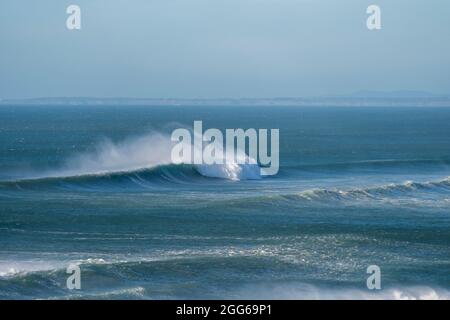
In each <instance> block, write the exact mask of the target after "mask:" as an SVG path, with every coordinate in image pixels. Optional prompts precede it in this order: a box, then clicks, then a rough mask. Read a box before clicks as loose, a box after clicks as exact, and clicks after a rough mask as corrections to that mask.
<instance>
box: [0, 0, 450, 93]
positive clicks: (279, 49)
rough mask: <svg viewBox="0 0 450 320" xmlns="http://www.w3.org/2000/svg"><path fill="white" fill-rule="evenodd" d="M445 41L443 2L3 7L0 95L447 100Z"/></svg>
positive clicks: (21, 1)
mask: <svg viewBox="0 0 450 320" xmlns="http://www.w3.org/2000/svg"><path fill="white" fill-rule="evenodd" d="M70 4H77V5H79V6H80V7H81V10H82V30H80V31H69V30H67V29H66V25H65V21H66V18H67V14H66V7H67V6H68V5H70ZM370 4H378V5H379V6H380V7H381V9H382V27H383V29H382V30H380V31H369V30H367V28H366V18H367V15H366V12H365V11H366V8H367V6H368V5H370ZM449 40H450V1H448V0H430V1H425V0H421V1H418V0H394V1H393V0H372V1H366V0H342V1H336V0H322V1H321V0H133V1H126V0H72V1H63V0H40V1H27V0H2V1H1V2H0V98H30V97H52V96H58V97H60V96H72V97H73V96H95V97H149V98H164V97H173V98H219V97H233V98H239V97H294V96H317V95H328V94H347V93H352V92H355V91H360V90H382V91H394V90H423V91H429V92H432V93H443V94H449V93H450V90H449V89H450V76H449V74H450V41H449Z"/></svg>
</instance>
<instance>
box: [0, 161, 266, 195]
mask: <svg viewBox="0 0 450 320" xmlns="http://www.w3.org/2000/svg"><path fill="white" fill-rule="evenodd" d="M213 178H221V179H228V180H246V179H260V178H261V176H260V175H259V166H257V165H250V164H249V165H211V166H208V165H200V166H197V165H189V164H180V165H176V164H167V165H158V166H155V167H152V168H142V169H137V170H130V171H112V172H100V173H88V174H83V173H81V174H78V175H67V176H66V175H58V174H54V175H48V176H44V177H35V178H25V179H17V180H12V181H1V182H0V190H1V189H7V190H11V189H15V190H42V189H43V188H44V189H46V188H48V189H55V188H56V189H63V190H64V189H87V190H89V189H94V190H103V191H107V190H111V189H112V190H122V189H129V188H132V189H152V188H164V186H166V185H167V186H168V187H170V186H173V185H174V184H178V185H182V184H190V185H191V184H195V183H200V184H201V183H206V182H209V183H211V182H213V181H214V179H213Z"/></svg>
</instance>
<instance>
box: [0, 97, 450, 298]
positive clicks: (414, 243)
mask: <svg viewBox="0 0 450 320" xmlns="http://www.w3.org/2000/svg"><path fill="white" fill-rule="evenodd" d="M194 120H202V121H203V127H204V128H205V129H206V128H219V129H225V128H243V129H247V128H267V129H271V128H279V129H280V162H281V167H280V172H279V174H278V175H276V176H273V177H265V178H262V179H258V180H247V179H246V176H245V175H242V176H239V177H238V178H239V179H238V180H230V179H217V178H213V177H211V176H210V175H209V174H205V172H202V171H201V170H199V168H198V167H195V166H191V165H181V166H175V165H171V164H169V163H167V152H168V150H170V141H169V140H168V139H169V138H170V133H171V132H172V130H173V129H174V128H178V127H192V124H193V121H194ZM449 123H450V108H381V107H380V108H293V107H292V108H284V107H277V108H268V107H261V108H258V107H226V108H219V107H211V108H208V107H132V106H129V107H124V106H122V107H114V106H72V107H68V106H61V107H42V106H35V107H31V106H30V107H24V106H21V107H19V106H16V107H7V106H4V107H1V108H0V298H1V299H23V298H44V299H46V298H105V299H118V298H130V299H164V298H168V299H172V298H189V299H196V298H207V299H209V298H250V299H251V298H326V299H333V298H449V297H450V277H449V276H450V210H449V209H450V179H449V176H450V125H449ZM201 172H202V173H203V174H202V173H201ZM71 263H76V264H78V265H79V266H80V269H81V284H82V288H81V290H68V289H67V288H66V279H67V277H68V276H69V275H68V274H66V268H67V266H68V265H69V264H71ZM369 265H377V266H379V267H380V269H381V283H382V290H380V291H376V292H374V291H369V290H368V289H367V287H366V279H367V277H368V276H369V275H368V274H367V273H366V269H367V267H368V266H369Z"/></svg>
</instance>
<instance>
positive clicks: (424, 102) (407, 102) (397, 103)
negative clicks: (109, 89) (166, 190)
mask: <svg viewBox="0 0 450 320" xmlns="http://www.w3.org/2000/svg"><path fill="white" fill-rule="evenodd" d="M0 105H10V106H11V105H46V106H77V105H93V106H95V105H99V106H100V105H123V106H126V105H130V106H211V107H213V106H299V107H301V106H311V107H312V106H342V107H450V96H447V95H435V94H430V93H427V92H421V91H395V92H376V91H361V92H357V93H354V94H352V95H347V96H323V97H280V98H205V99H202V98H191V99H182V98H120V97H119V98H100V97H49V98H31V99H0Z"/></svg>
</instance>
